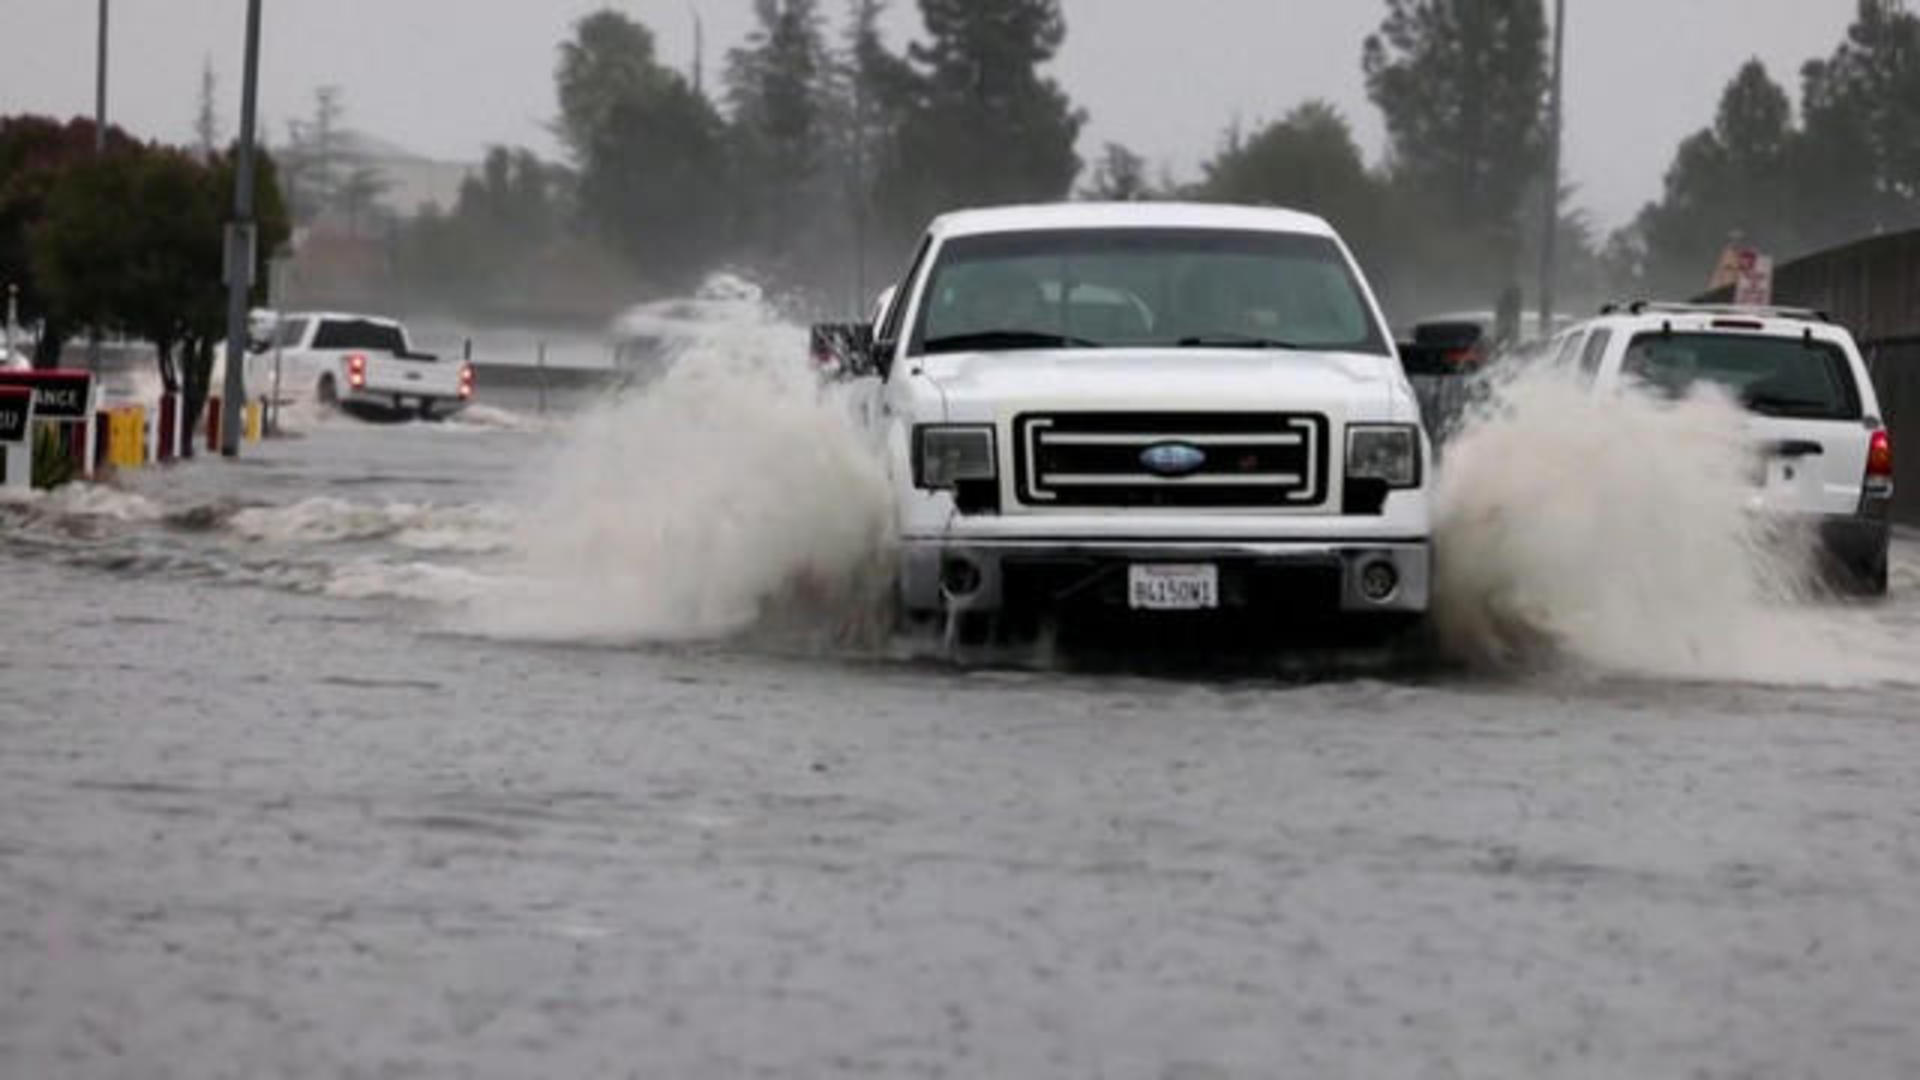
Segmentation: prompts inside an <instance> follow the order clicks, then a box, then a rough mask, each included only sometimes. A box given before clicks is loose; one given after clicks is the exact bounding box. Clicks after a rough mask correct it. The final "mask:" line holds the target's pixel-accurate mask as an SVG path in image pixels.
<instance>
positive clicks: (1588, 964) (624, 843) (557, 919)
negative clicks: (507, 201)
mask: <svg viewBox="0 0 1920 1080" xmlns="http://www.w3.org/2000/svg"><path fill="white" fill-rule="evenodd" d="M594 423H596V421H593V420H591V419H589V420H585V421H558V420H556V421H554V422H552V423H543V422H540V421H538V420H536V419H532V418H529V417H527V416H525V415H524V414H520V413H514V412H511V411H498V412H488V413H482V414H480V415H479V416H477V417H475V418H472V419H470V420H467V421H463V422H461V423H458V424H452V425H440V426H423V425H409V426H401V427H366V426H362V425H358V424H352V423H343V422H328V423H319V424H315V425H313V426H311V427H310V429H309V430H307V431H306V433H305V434H304V436H303V437H301V438H298V439H292V440H287V441H284V442H276V443H272V444H269V445H267V446H265V447H262V448H260V449H259V450H258V451H257V452H252V453H250V454H249V456H248V457H247V458H245V459H244V460H243V461H241V462H239V463H237V464H229V463H220V462H202V463H200V464H197V465H195V466H192V467H188V468H179V469H173V470H168V471H154V472H148V473H144V474H141V475H138V476H135V477H132V478H130V479H128V480H127V481H126V482H125V483H124V484H122V485H120V486H119V487H117V488H114V489H110V490H108V489H96V490H92V491H84V492H79V493H73V494H67V495H61V496H57V497H53V498H51V499H42V500H37V501H34V502H32V503H29V504H25V505H14V506H8V507H5V508H0V603H3V605H4V610H5V612H6V616H7V622H8V627H7V629H6V631H5V636H4V639H3V640H4V644H3V645H0V686H4V692H3V693H0V1076H7V1077H14V1076H19V1077H183V1078H184V1077H229V1076H230V1077H263V1076H352V1077H375V1076H379V1077H387V1076H393V1077H410V1076H433V1077H439V1076H475V1077H526V1076H644V1077H652V1076H671V1077H698V1076H782V1077H785V1076H851V1075H876V1076H952V1077H960V1076H1125V1077H1179V1078H1183V1080H1184V1078H1202V1077H1208V1078H1210V1077H1229V1076H1269V1075H1316V1076H1328V1075H1353V1076H1382V1075H1391V1076H1421V1077H1429V1076H1430V1077H1447V1076H1596V1077H1599V1076H1635V1075H1661V1076H1674V1075H1686V1076H1711V1077H1732V1076H1802V1075H1852V1076H1899V1075H1915V1074H1920V1031H1916V1029H1915V1025H1914V1022H1913V1012H1914V1010H1913V1002H1914V1001H1915V1000H1920V788H1917V787H1916V786H1915V785H1914V783H1913V781H1912V778H1913V776H1914V775H1915V773H1916V770H1917V769H1920V686H1917V685H1916V684H1917V683H1920V676H1916V677H1915V678H1913V679H1908V680H1903V679H1901V678H1899V677H1898V674H1899V673H1898V672H1897V671H1895V672H1892V673H1890V674H1889V675H1884V676H1874V677H1862V676H1861V675H1859V673H1857V672H1851V671H1849V672H1835V673H1834V675H1835V677H1833V678H1831V679H1822V678H1806V677H1803V674H1804V673H1802V672H1797V671H1794V670H1792V669H1791V666H1790V665H1789V666H1788V667H1785V668H1783V669H1782V670H1781V672H1780V673H1779V674H1780V677H1777V678H1758V679H1748V680H1744V681H1742V680H1729V679H1726V678H1716V679H1713V680H1707V679H1704V678H1693V679H1689V678H1675V677H1672V676H1671V675H1670V674H1668V675H1663V677H1660V678H1655V677H1653V676H1652V675H1650V674H1648V675H1634V674H1632V673H1627V672H1619V671H1613V672H1599V671H1593V670H1585V669H1565V668H1560V669H1553V670H1550V671H1546V672H1539V673H1533V674H1528V675H1524V676H1522V675H1515V674H1494V673H1489V672H1486V671H1478V670H1474V669H1468V668H1449V667H1445V666H1436V665H1432V664H1420V665H1415V666H1412V667H1409V668H1407V669H1405V670H1402V669H1400V668H1397V667H1394V666H1391V665H1389V666H1387V667H1386V668H1385V669H1384V670H1381V671H1379V672H1378V673H1377V674H1370V675H1368V676H1366V677H1355V676H1353V675H1352V674H1351V673H1341V672H1330V673H1325V674H1324V675H1323V676H1322V677H1314V678H1305V679H1302V678H1298V677H1288V678H1276V677H1274V676H1273V675H1272V674H1271V673H1269V672H1266V671H1263V670H1261V669H1260V668H1258V667H1257V666H1256V667H1254V668H1253V669H1252V670H1248V671H1244V672H1240V673H1237V674H1231V675H1229V676H1227V677H1222V676H1221V675H1220V674H1218V673H1217V672H1208V673H1206V674H1197V673H1196V674H1193V675H1189V676H1185V677H1182V676H1180V675H1179V674H1178V673H1174V674H1173V675H1172V676H1171V677H1164V678H1153V679H1147V678H1141V677H1137V676H1125V675H1118V674H1113V673H1111V671H1112V669H1113V668H1114V667H1115V666H1116V665H1114V664H1112V663H1106V664H1103V665H1101V669H1102V670H1103V671H1106V672H1108V673H1106V674H1098V675H1094V674H1075V673H1072V672H1067V671H1061V670H1056V669H1055V668H1054V667H1053V666H1051V665H1048V664H1041V663H1020V664H1008V665H998V666H995V667H992V668H989V669H984V670H977V669H976V670H965V669H960V668H956V667H954V666H951V665H948V664H945V663H942V662H939V661H938V660H936V659H927V658H924V657H923V656H922V654H920V653H917V652H915V651H914V650H911V649H898V648H893V647H887V646H882V647H878V648H876V647H873V646H872V645H871V643H867V644H863V645H861V646H859V647H848V646H844V645H836V644H823V643H822V642H821V641H820V640H818V639H808V640H806V641H805V642H804V644H799V645H796V644H795V643H794V642H793V641H792V640H791V639H785V638H783V639H782V640H781V641H780V642H779V643H777V644H776V645H769V646H764V647H762V646H755V645H748V644H739V643H737V642H736V643H733V644H716V643H711V642H709V643H696V642H692V641H689V640H686V639H690V638H703V637H706V636H707V635H704V634H696V633H689V634H686V635H677V636H676V635H671V634H663V633H658V632H655V631H657V630H658V629H659V625H658V620H659V617H660V615H661V612H649V613H648V618H647V619H644V620H641V621H640V622H639V623H637V624H632V625H628V624H623V623H622V622H621V620H619V619H617V618H613V617H611V615H610V612H613V613H617V612H618V611H621V610H626V609H629V608H631V606H632V604H631V603H630V601H631V600H632V598H633V596H634V595H635V594H633V593H632V592H631V590H632V589H633V588H635V587H636V585H635V582H633V581H627V580H621V579H620V578H619V576H618V568H619V559H620V558H621V555H622V551H623V550H627V549H622V548H620V547H619V546H618V545H617V544H616V545H614V546H613V547H612V548H611V554H610V557H609V560H608V561H607V562H606V563H604V564H602V563H595V562H592V561H590V560H589V561H587V562H586V563H583V564H582V565H581V566H580V571H581V574H580V577H579V578H578V579H576V580H574V581H573V582H572V584H573V586H574V592H575V593H576V594H577V595H569V597H568V599H567V602H568V603H569V604H573V605H575V606H576V608H578V607H579V606H580V605H582V604H586V602H587V601H588V600H590V599H591V598H592V597H591V595H590V594H593V593H595V592H596V591H600V592H601V593H603V595H604V596H605V597H607V598H608V602H607V604H606V605H605V607H603V608H593V609H592V610H589V611H587V614H586V615H584V616H582V615H579V612H578V611H577V610H576V611H573V612H561V613H557V614H556V615H555V617H554V618H553V619H551V620H546V621H537V620H536V622H537V625H533V624H530V623H529V619H528V617H527V616H528V610H527V608H526V607H525V604H526V602H527V600H528V592H527V590H526V589H525V588H524V586H525V585H526V582H527V581H529V580H531V581H532V582H533V583H534V585H535V586H536V596H537V586H538V585H539V583H540V582H542V581H546V580H548V579H547V578H545V577H542V576H540V574H544V573H547V572H550V571H551V570H552V569H553V567H552V565H551V563H552V561H553V560H551V559H548V560H545V561H542V560H536V559H529V558H528V557H526V554H527V552H528V551H529V550H533V551H535V553H536V554H538V545H537V544H533V545H532V547H531V548H530V547H529V543H530V541H528V539H527V530H528V529H529V528H532V529H535V530H536V531H537V530H541V529H549V530H554V531H564V530H567V529H569V528H573V527H575V525H577V523H570V522H568V521H564V520H560V519H559V518H558V517H556V516H554V515H555V514H557V513H558V511H556V510H554V509H553V507H552V505H551V504H549V503H546V502H543V500H544V499H545V498H546V496H547V495H548V494H549V492H547V491H545V490H543V488H544V486H545V485H546V484H547V481H548V479H549V478H551V477H552V475H553V473H552V472H551V471H550V468H551V466H552V464H553V463H555V462H559V463H567V462H570V461H571V462H576V463H577V460H578V458H577V455H579V454H580V453H581V451H580V441H579V440H580V431H581V430H582V428H583V427H584V428H585V429H586V430H589V431H591V430H593V427H592V425H593V424H594ZM641 449H643V450H644V449H646V448H644V447H643V448H641ZM643 456H644V455H640V456H637V457H636V458H635V460H640V459H641V457H643ZM616 457H617V455H616ZM816 464H817V465H818V467H820V468H830V467H834V462H832V461H826V462H824V463H816ZM795 467H796V468H801V467H802V466H795ZM796 475H810V474H806V473H804V472H803V473H799V474H796ZM620 482H621V475H620V470H613V475H610V476H606V477H598V478H596V479H595V482H594V483H593V484H591V485H588V486H586V487H584V488H583V489H582V490H581V491H579V492H576V494H577V495H579V497H580V499H581V500H582V501H581V502H580V503H579V504H578V505H592V506H596V507H602V508H604V507H606V506H607V504H608V500H610V499H617V492H618V491H619V484H620ZM655 497H660V496H659V495H658V493H657V492H652V491H649V490H646V489H645V485H644V484H637V483H636V485H635V490H634V492H633V495H632V498H633V499H634V500H636V505H635V506H634V507H630V508H629V509H630V510H633V511H634V513H633V514H630V515H625V516H627V517H635V518H636V519H637V520H638V522H639V524H637V525H635V524H634V523H633V522H632V521H629V522H627V525H626V526H625V527H627V528H628V529H630V530H636V531H629V532H625V533H623V532H621V531H619V530H617V529H616V530H611V531H604V533H603V532H601V531H594V532H593V534H592V535H591V536H589V537H587V538H586V540H585V541H583V542H582V543H581V544H580V545H579V546H577V547H574V548H570V549H568V550H594V549H595V545H596V544H600V543H602V542H603V541H604V542H606V543H612V542H613V541H615V540H620V541H621V542H622V543H636V544H640V545H641V546H642V547H641V550H644V551H648V552H653V553H654V554H656V555H658V554H660V553H669V554H670V553H672V552H674V551H676V550H680V549H677V548H675V547H674V546H673V545H672V544H669V543H667V542H666V541H664V540H658V537H657V535H656V534H657V533H658V532H659V531H660V530H662V529H666V528H668V524H669V523H663V520H664V519H670V518H671V517H672V514H671V513H669V512H668V511H669V510H670V508H666V507H663V508H661V513H660V515H659V517H660V518H661V519H663V520H656V519H655V518H654V517H649V512H648V510H647V503H646V500H648V499H650V498H655ZM528 506H538V507H545V508H546V512H547V513H548V515H549V516H548V517H547V518H546V519H545V520H544V521H542V520H534V521H532V522H531V523H530V522H529V521H528V519H527V515H526V514H525V512H524V508H525V507H528ZM712 512H714V513H726V512H728V508H726V507H724V506H722V507H716V508H712ZM615 516H616V517H620V516H622V515H615ZM766 532H767V527H766V525H765V523H764V522H763V521H761V520H759V519H757V518H756V519H749V520H744V521H743V522H742V523H741V528H740V533H741V535H748V534H752V535H763V534H764V533H766ZM789 533H790V534H791V533H792V530H791V529H790V530H789ZM623 538H625V539H623ZM656 540H658V546H657V547H654V548H647V547H645V545H646V544H649V543H655V541H656ZM741 550H747V549H745V548H744V547H743V548H742V549H741ZM822 550H824V549H822ZM554 558H555V559H557V558H558V556H557V555H555V556H554ZM530 567H531V568H532V570H530V569H529V568H530ZM670 569H671V568H670V567H663V566H660V565H658V564H653V565H650V566H649V573H650V574H652V575H654V576H656V577H658V576H661V575H665V574H667V573H669V572H670ZM703 569H705V570H708V571H710V570H711V567H706V568H703ZM532 571H539V572H540V573H538V574H536V573H533V572H532ZM1895 579H1896V580H1895V596H1894V598H1893V599H1892V600H1891V601H1890V602H1889V603H1888V604H1887V605H1885V606H1884V607H1881V608H1876V609H1865V610H1852V609H1846V610H1840V609H1836V610H1834V611H1832V612H1831V613H1829V615H1828V616H1823V617H1822V618H1821V619H1820V620H1819V621H1818V622H1814V623H1798V622H1793V621H1791V619H1792V618H1793V617H1792V616H1790V615H1789V614H1787V613H1784V612H1782V613H1780V614H1779V618H1780V619H1781V620H1783V621H1782V624H1781V626H1780V627H1779V628H1778V630H1779V632H1778V633H1776V634H1774V635H1773V636H1774V639H1775V644H1776V645H1781V643H1783V642H1784V646H1783V647H1785V648H1788V649H1791V648H1793V647H1794V642H1795V640H1796V635H1797V634H1801V633H1802V632H1803V631H1805V630H1806V628H1808V627H1817V628H1818V630H1819V632H1820V634H1825V635H1828V636H1836V635H1837V636H1839V638H1840V640H1837V641H1836V640H1817V641H1816V640H1813V638H1814V637H1815V636H1817V635H1815V634H1813V633H1812V632H1811V631H1807V632H1806V637H1807V640H1806V645H1805V648H1806V650H1807V653H1808V654H1809V655H1821V654H1822V651H1823V650H1830V649H1835V648H1838V649H1841V650H1846V651H1851V652H1856V653H1860V654H1872V655H1876V656H1881V657H1896V658H1897V657H1898V656H1900V655H1903V654H1904V655H1907V656H1911V655H1913V652H1912V649H1913V645H1914V643H1915V642H1920V543H1916V542H1915V541H1914V540H1913V539H1911V538H1903V539H1902V540H1901V542H1900V544H1899V546H1898V550H1897V552H1896V571H1895ZM501 581H518V582H519V583H520V586H522V587H520V588H519V590H518V591H516V592H513V596H514V599H515V604H516V606H515V607H514V608H513V610H512V615H513V618H511V619H507V620H505V623H506V625H507V627H508V630H506V631H503V630H502V629H501V625H500V624H498V623H495V622H493V621H491V620H488V619H485V618H480V619H476V617H475V616H476V613H478V614H482V615H484V614H486V611H485V609H486V608H487V604H488V598H489V597H492V596H494V595H496V590H497V589H498V588H499V583H500V582H501ZM696 592H697V593H698V595H692V594H689V597H678V596H676V605H677V606H674V607H673V608H672V609H671V610H672V611H674V612H681V613H684V612H685V611H689V610H692V611H696V612H697V613H698V614H700V615H701V616H702V617H703V618H709V619H716V618H717V619H719V620H720V621H724V620H725V618H727V617H729V616H730V613H731V612H730V608H729V606H728V604H727V603H725V602H723V601H725V600H726V599H727V597H726V596H725V595H720V596H718V598H716V596H715V595H714V594H713V593H712V592H711V591H710V590H696ZM722 593H724V590H722ZM682 600H684V601H685V603H684V604H682V603H681V601H682ZM686 605H692V606H691V607H687V606H686ZM665 610H667V609H665V608H663V609H662V611H665ZM562 615H565V616H567V617H561V616H562ZM576 616H578V617H576ZM1753 618H1755V616H1751V615H1745V616H1743V623H1742V625H1740V626H1729V627H1728V628H1727V633H1728V635H1729V636H1736V637H1737V636H1742V635H1750V634H1753V633H1755V632H1757V631H1764V630H1766V629H1767V627H1765V626H1760V627H1756V626H1755V625H1754V624H1753V622H1752V620H1753ZM1761 618H1763V619H1764V616H1761ZM690 625H691V624H690ZM636 627H637V629H636ZM700 628H702V629H705V628H707V626H706V624H705V623H702V624H701V626H700ZM513 630H519V631H527V632H510V631H513ZM533 631H537V632H533ZM676 637H677V638H678V640H673V639H675V638H676ZM623 638H624V640H623ZM1684 659H1685V656H1684V654H1682V655H1681V657H1680V660H1681V661H1684ZM1118 666H1119V667H1121V668H1124V667H1125V665H1124V664H1121V665H1118ZM1679 666H1684V663H1682V664H1680V665H1679ZM1757 674H1759V675H1764V674H1765V673H1764V672H1762V673H1757Z"/></svg>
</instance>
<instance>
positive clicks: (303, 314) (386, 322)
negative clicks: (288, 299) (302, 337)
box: [280, 311, 400, 326]
mask: <svg viewBox="0 0 1920 1080" xmlns="http://www.w3.org/2000/svg"><path fill="white" fill-rule="evenodd" d="M280 318H281V320H282V321H285V320H287V319H338V320H340V321H342V322H370V323H374V324H376V325H378V326H399V325H400V320H398V319H389V318H387V317H386V316H385V315H356V314H354V313H353V312H350V311H283V312H281V313H280Z"/></svg>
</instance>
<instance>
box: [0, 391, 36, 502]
mask: <svg viewBox="0 0 1920 1080" xmlns="http://www.w3.org/2000/svg"><path fill="white" fill-rule="evenodd" d="M31 486H33V391H32V390H30V389H28V388H26V387H24V386H0V488H11V489H14V490H16V491H25V490H26V489H27V488H29V487H31Z"/></svg>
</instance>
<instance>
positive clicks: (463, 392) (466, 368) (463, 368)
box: [460, 364, 473, 398]
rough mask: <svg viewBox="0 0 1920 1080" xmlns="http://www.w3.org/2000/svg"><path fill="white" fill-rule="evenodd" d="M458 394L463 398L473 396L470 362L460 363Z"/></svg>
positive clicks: (471, 366)
mask: <svg viewBox="0 0 1920 1080" xmlns="http://www.w3.org/2000/svg"><path fill="white" fill-rule="evenodd" d="M460 396H461V397H463V398H470V397H472V396H473V365H472V364H461V365H460Z"/></svg>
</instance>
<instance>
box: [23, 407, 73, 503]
mask: <svg viewBox="0 0 1920 1080" xmlns="http://www.w3.org/2000/svg"><path fill="white" fill-rule="evenodd" d="M66 436H67V431H66V429H65V428H64V427H62V426H61V425H59V424H44V423H43V424H35V425H34V432H33V486H34V487H37V488H41V489H47V488H57V487H59V486H61V485H62V484H69V483H72V482H73V478H74V477H75V476H78V475H79V474H80V463H79V462H77V461H75V460H74V459H73V453H72V452H71V451H70V450H69V449H68V446H67V438H66Z"/></svg>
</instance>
